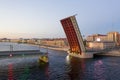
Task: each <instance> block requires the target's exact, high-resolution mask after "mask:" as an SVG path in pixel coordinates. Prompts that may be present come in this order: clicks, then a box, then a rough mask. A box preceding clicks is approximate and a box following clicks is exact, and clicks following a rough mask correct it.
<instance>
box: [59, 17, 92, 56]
mask: <svg viewBox="0 0 120 80" xmlns="http://www.w3.org/2000/svg"><path fill="white" fill-rule="evenodd" d="M61 24H62V26H63V29H64V32H65V34H66V37H67V39H68V43H69V46H70V50H69V51H68V53H69V54H70V55H71V56H75V57H80V58H91V57H92V55H93V54H89V53H86V50H85V46H84V44H83V39H82V36H81V33H80V30H79V27H78V24H77V21H76V18H75V16H70V17H67V18H64V19H62V20H61Z"/></svg>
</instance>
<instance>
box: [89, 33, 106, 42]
mask: <svg viewBox="0 0 120 80" xmlns="http://www.w3.org/2000/svg"><path fill="white" fill-rule="evenodd" d="M99 40H100V41H107V35H102V34H94V35H90V36H88V37H87V41H99Z"/></svg>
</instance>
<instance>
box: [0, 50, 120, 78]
mask: <svg viewBox="0 0 120 80" xmlns="http://www.w3.org/2000/svg"><path fill="white" fill-rule="evenodd" d="M40 50H41V51H42V52H46V51H48V57H49V64H44V65H42V66H41V65H40V63H39V61H38V59H39V55H25V56H15V57H14V56H13V57H9V56H8V57H7V56H6V57H2V58H0V80H120V77H119V75H120V57H104V56H100V57H95V58H93V59H78V58H73V57H69V56H67V53H66V52H65V51H57V50H50V49H48V50H46V49H44V48H40Z"/></svg>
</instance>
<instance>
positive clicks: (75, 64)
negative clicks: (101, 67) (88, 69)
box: [66, 56, 85, 80]
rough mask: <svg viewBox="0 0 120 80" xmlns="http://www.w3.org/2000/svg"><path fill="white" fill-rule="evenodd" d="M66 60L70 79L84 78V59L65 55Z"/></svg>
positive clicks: (78, 79) (79, 79)
mask: <svg viewBox="0 0 120 80" xmlns="http://www.w3.org/2000/svg"><path fill="white" fill-rule="evenodd" d="M66 60H67V63H68V66H70V70H69V72H68V75H69V77H70V80H84V72H85V60H84V59H78V58H75V57H71V56H67V57H66Z"/></svg>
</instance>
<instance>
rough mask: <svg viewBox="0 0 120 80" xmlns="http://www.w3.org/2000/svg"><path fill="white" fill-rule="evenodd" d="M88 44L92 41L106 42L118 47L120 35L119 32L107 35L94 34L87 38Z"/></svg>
mask: <svg viewBox="0 0 120 80" xmlns="http://www.w3.org/2000/svg"><path fill="white" fill-rule="evenodd" d="M86 40H87V41H88V42H91V41H105V42H107V41H108V42H109V41H111V42H115V44H116V45H117V46H119V45H120V34H119V32H109V33H107V35H102V34H94V35H90V36H88V37H87V38H86Z"/></svg>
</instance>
